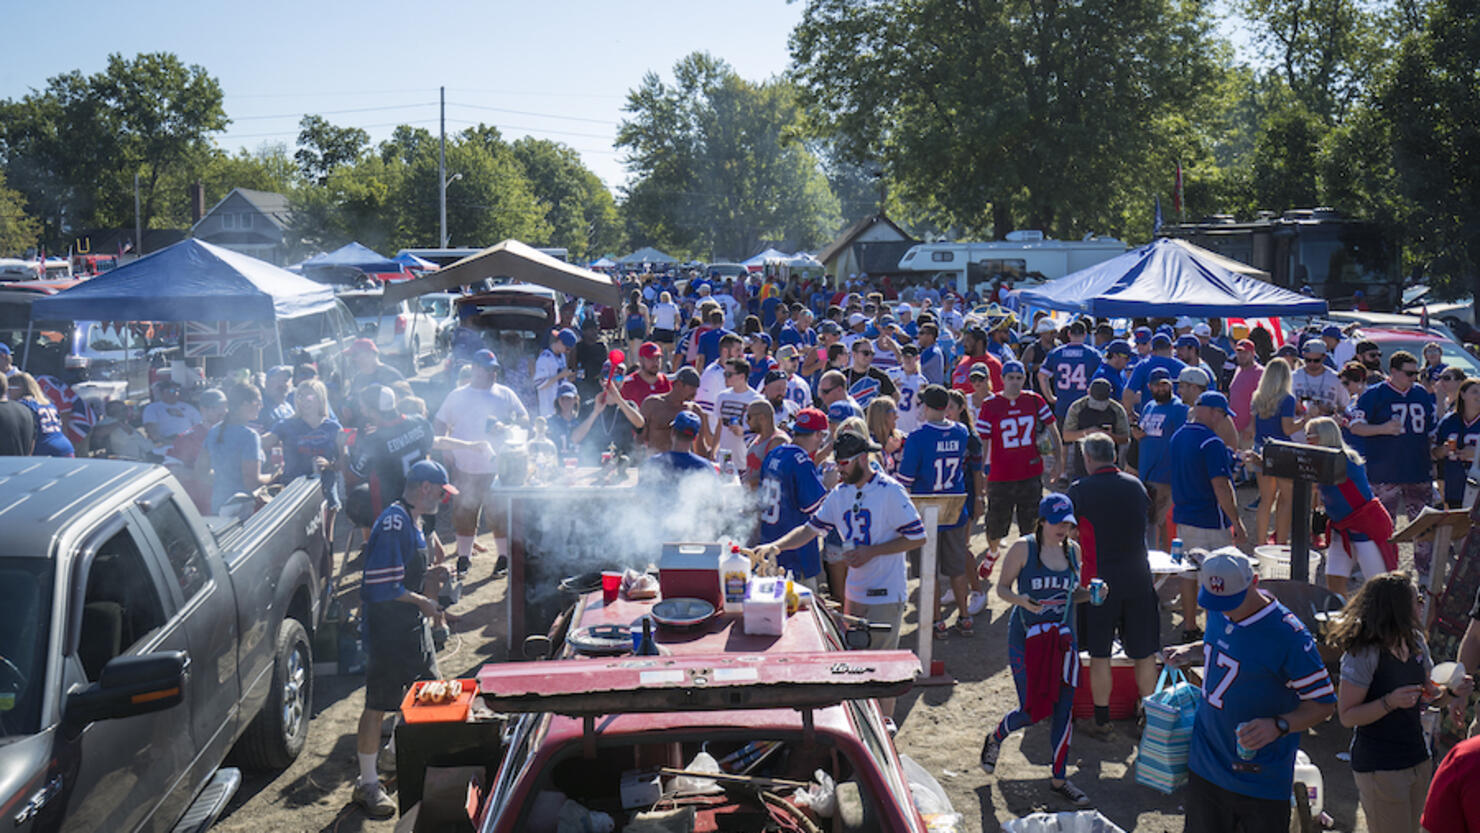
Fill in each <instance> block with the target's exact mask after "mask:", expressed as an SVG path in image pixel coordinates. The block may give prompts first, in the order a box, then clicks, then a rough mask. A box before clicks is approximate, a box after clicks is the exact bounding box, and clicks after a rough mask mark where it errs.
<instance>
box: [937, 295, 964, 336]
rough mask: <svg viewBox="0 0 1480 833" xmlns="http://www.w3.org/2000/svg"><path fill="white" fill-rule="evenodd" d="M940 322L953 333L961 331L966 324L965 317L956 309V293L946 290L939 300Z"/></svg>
mask: <svg viewBox="0 0 1480 833" xmlns="http://www.w3.org/2000/svg"><path fill="white" fill-rule="evenodd" d="M940 323H941V324H943V325H945V327H946V329H948V330H950V331H951V332H953V333H959V332H961V328H962V327H964V326H966V318H965V317H964V316H962V315H961V311H960V310H958V309H956V293H954V292H947V293H946V294H945V295H944V296H943V297H942V298H941V301H940Z"/></svg>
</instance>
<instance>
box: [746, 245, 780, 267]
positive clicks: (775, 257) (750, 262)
mask: <svg viewBox="0 0 1480 833" xmlns="http://www.w3.org/2000/svg"><path fill="white" fill-rule="evenodd" d="M789 260H791V255H789V254H787V253H786V252H783V251H781V250H780V249H766V250H765V251H764V252H761V253H759V254H757V255H754V256H753V257H749V258H746V259H745V260H742V261H740V265H741V266H744V267H746V268H747V269H760V268H762V267H764V266H765V265H766V264H767V263H784V262H786V261H789Z"/></svg>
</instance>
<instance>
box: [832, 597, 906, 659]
mask: <svg viewBox="0 0 1480 833" xmlns="http://www.w3.org/2000/svg"><path fill="white" fill-rule="evenodd" d="M843 612H844V613H846V614H848V615H849V616H857V617H859V618H860V619H867V620H869V621H870V622H872V623H874V624H876V625H889V626H890V628H889V630H888V631H872V632H870V633H869V642H868V647H869V650H871V651H892V650H894V649H895V648H898V647H899V631H900V628H902V627H903V626H904V602H888V603H886V604H872V605H871V604H864V603H862V602H855V601H851V600H850V601H847V602H844V604H843Z"/></svg>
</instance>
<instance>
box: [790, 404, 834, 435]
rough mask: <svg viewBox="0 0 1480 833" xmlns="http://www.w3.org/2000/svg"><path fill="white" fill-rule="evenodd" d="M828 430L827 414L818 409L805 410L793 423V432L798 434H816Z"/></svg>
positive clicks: (798, 413)
mask: <svg viewBox="0 0 1480 833" xmlns="http://www.w3.org/2000/svg"><path fill="white" fill-rule="evenodd" d="M826 430H827V414H824V413H823V412H821V411H819V410H817V409H816V408H803V409H801V410H800V411H798V412H797V416H796V419H795V420H794V421H793V422H792V431H793V433H797V434H815V433H817V432H818V431H826Z"/></svg>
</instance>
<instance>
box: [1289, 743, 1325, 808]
mask: <svg viewBox="0 0 1480 833" xmlns="http://www.w3.org/2000/svg"><path fill="white" fill-rule="evenodd" d="M1295 780H1296V781H1299V782H1300V783H1302V784H1304V785H1305V790H1306V795H1308V796H1309V797H1310V814H1311V815H1312V816H1318V815H1320V814H1321V810H1322V809H1324V808H1325V806H1326V779H1325V778H1323V777H1321V770H1320V768H1319V767H1317V766H1316V765H1315V764H1313V763H1311V762H1310V756H1308V755H1306V754H1305V750H1304V749H1297V750H1295ZM1291 800H1292V801H1293V800H1294V798H1293V796H1292V797H1291Z"/></svg>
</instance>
